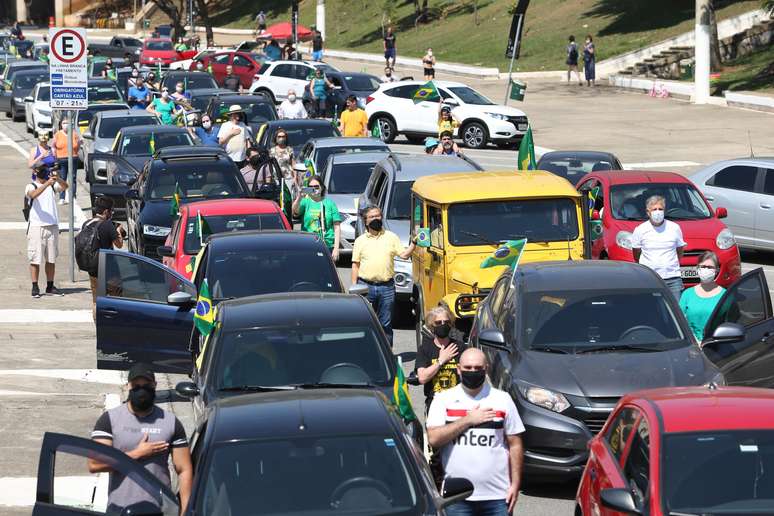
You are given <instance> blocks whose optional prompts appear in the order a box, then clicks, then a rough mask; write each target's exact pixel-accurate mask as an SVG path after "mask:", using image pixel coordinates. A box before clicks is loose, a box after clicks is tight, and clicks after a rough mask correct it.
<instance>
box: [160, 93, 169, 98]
mask: <svg viewBox="0 0 774 516" xmlns="http://www.w3.org/2000/svg"><path fill="white" fill-rule="evenodd" d="M168 97H169V92H168V91H163V92H161V98H163V99H166V98H168Z"/></svg>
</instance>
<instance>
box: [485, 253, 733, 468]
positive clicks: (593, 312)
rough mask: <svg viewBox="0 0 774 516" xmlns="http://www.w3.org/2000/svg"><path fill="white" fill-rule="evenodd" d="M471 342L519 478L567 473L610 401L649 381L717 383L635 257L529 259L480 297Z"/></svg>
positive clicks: (666, 294)
mask: <svg viewBox="0 0 774 516" xmlns="http://www.w3.org/2000/svg"><path fill="white" fill-rule="evenodd" d="M471 343H472V344H474V345H476V346H478V347H481V348H482V350H483V351H484V352H485V353H486V354H487V356H488V358H489V363H490V364H491V368H490V378H491V381H492V384H493V385H494V386H495V387H498V388H500V389H503V390H506V391H508V392H510V394H511V396H512V397H513V400H514V402H515V403H516V406H517V407H518V409H519V415H520V416H521V419H522V421H523V422H524V426H525V428H526V434H525V436H524V449H525V458H524V467H525V471H526V472H527V474H533V475H539V476H543V475H546V476H559V477H561V476H572V475H578V474H580V473H581V471H582V470H583V465H584V464H585V462H586V459H587V458H588V453H587V448H586V445H587V443H588V441H589V439H590V438H591V437H592V436H593V435H595V434H596V433H597V432H599V430H600V429H601V428H602V426H603V425H604V423H605V420H606V419H607V416H608V415H609V414H610V412H611V411H612V409H613V408H614V407H615V405H616V403H617V402H618V399H619V398H620V397H621V396H622V395H624V394H626V393H629V392H631V391H634V390H638V389H646V388H652V387H668V386H681V385H703V384H708V383H710V382H716V383H719V384H722V383H724V378H723V375H722V373H720V372H719V371H718V369H717V368H716V367H715V366H714V365H713V364H712V362H710V360H708V359H707V357H705V356H704V355H703V354H702V352H701V350H700V349H699V348H698V347H697V346H696V344H695V342H694V341H693V336H692V333H691V330H690V328H689V327H688V323H687V321H686V320H685V318H684V316H683V315H682V313H681V311H680V307H679V306H678V304H677V300H676V299H675V298H674V296H673V295H672V294H671V293H670V291H669V289H668V288H667V287H666V285H665V284H664V282H663V281H662V280H661V278H659V277H658V276H657V275H656V274H655V273H654V272H653V271H652V270H650V269H648V268H646V267H644V266H641V265H639V264H635V263H629V262H616V261H606V260H605V261H603V260H593V261H592V260H587V261H563V262H542V263H541V262H536V263H525V264H521V265H519V267H518V269H517V270H516V272H515V277H514V274H513V273H511V272H510V271H506V272H504V273H503V275H502V276H501V277H500V278H499V279H498V280H497V282H496V283H495V285H494V287H493V289H492V291H491V292H490V293H489V295H488V296H487V297H486V299H485V300H484V301H483V302H482V303H481V305H480V307H479V309H478V313H477V314H476V318H475V321H474V323H473V329H472V331H471Z"/></svg>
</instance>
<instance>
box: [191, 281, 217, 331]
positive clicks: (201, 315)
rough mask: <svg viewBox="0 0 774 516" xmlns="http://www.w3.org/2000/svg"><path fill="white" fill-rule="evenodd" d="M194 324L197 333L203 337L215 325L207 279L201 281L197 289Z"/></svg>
mask: <svg viewBox="0 0 774 516" xmlns="http://www.w3.org/2000/svg"><path fill="white" fill-rule="evenodd" d="M194 325H195V326H196V329H197V330H199V333H201V334H202V335H204V336H205V337H206V336H207V335H209V334H210V332H211V331H212V329H213V328H214V327H215V309H214V308H213V306H212V299H211V298H210V288H209V286H207V280H206V279H205V280H204V281H203V282H202V286H201V288H200V289H199V298H198V299H197V300H196V313H195V314H194Z"/></svg>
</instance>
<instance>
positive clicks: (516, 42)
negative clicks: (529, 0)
mask: <svg viewBox="0 0 774 516" xmlns="http://www.w3.org/2000/svg"><path fill="white" fill-rule="evenodd" d="M522 21H524V15H523V14H522V15H519V25H518V26H517V27H516V39H514V40H513V51H512V52H511V64H510V66H508V84H507V85H506V86H505V101H503V104H505V105H506V106H507V105H508V94H509V93H510V92H511V84H513V82H512V79H511V74H512V73H513V60H514V59H515V58H516V49H517V48H518V46H519V36H520V35H521V22H522Z"/></svg>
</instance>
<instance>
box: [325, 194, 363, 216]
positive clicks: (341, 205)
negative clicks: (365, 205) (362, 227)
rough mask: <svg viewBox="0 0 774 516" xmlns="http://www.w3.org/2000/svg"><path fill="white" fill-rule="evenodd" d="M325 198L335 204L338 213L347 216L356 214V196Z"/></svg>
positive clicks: (346, 195)
mask: <svg viewBox="0 0 774 516" xmlns="http://www.w3.org/2000/svg"><path fill="white" fill-rule="evenodd" d="M327 197H328V199H330V200H331V201H333V202H334V203H335V204H336V207H337V208H338V209H339V211H340V212H342V213H349V214H354V213H355V212H357V210H356V209H355V199H357V197H358V195H357V194H328V195H327Z"/></svg>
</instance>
